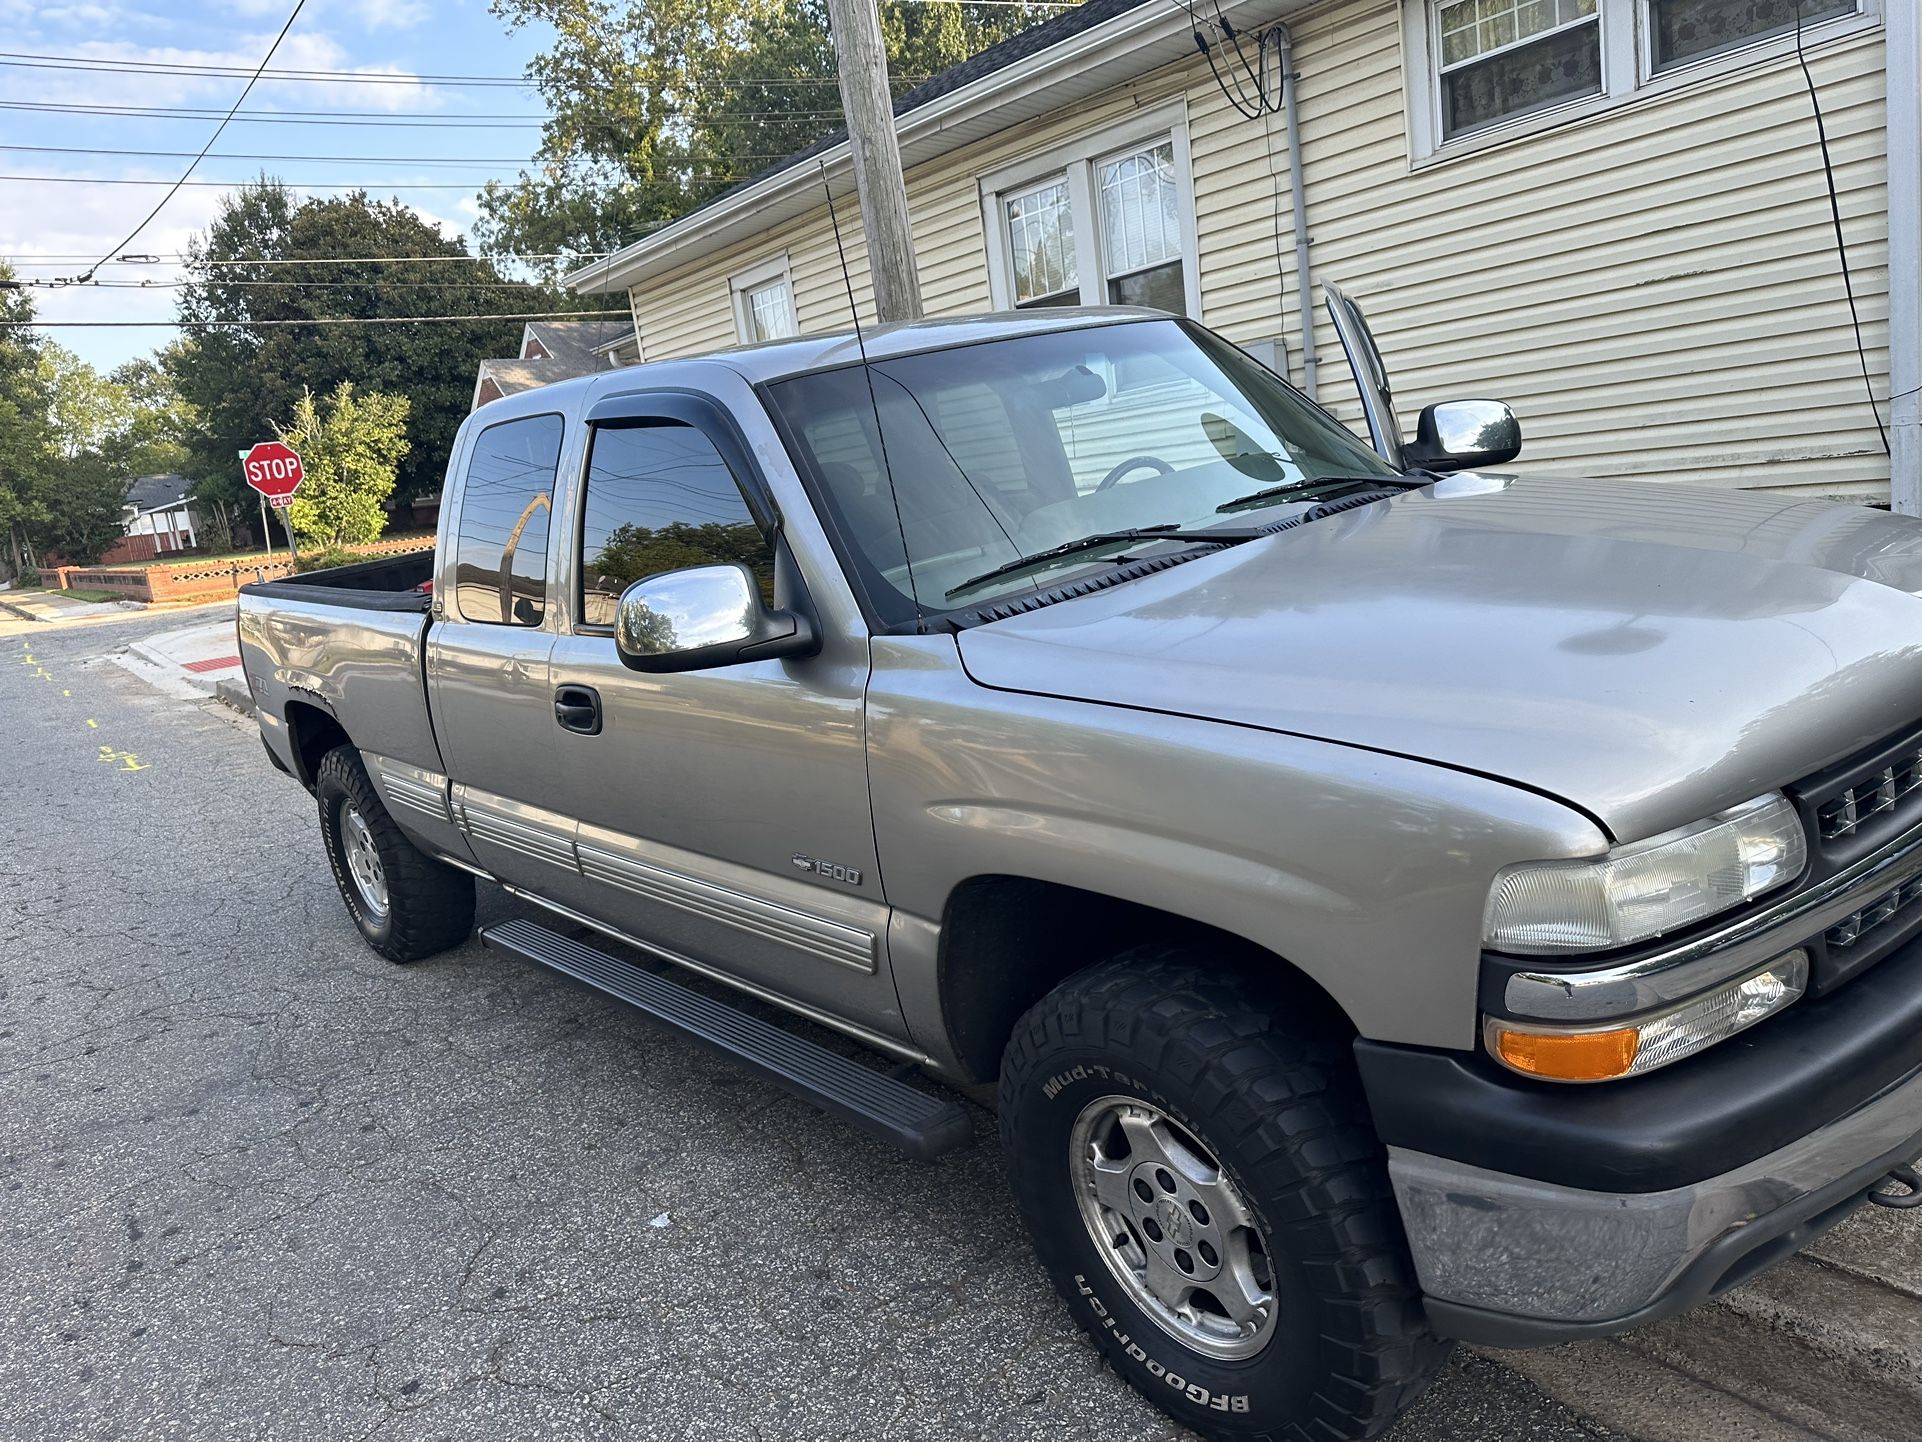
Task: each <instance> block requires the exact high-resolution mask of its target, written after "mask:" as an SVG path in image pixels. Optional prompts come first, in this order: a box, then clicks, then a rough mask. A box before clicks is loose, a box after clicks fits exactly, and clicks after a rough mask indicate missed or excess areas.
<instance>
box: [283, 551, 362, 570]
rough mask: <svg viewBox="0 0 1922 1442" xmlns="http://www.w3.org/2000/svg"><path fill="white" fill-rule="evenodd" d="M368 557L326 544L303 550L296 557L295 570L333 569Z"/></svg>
mask: <svg viewBox="0 0 1922 1442" xmlns="http://www.w3.org/2000/svg"><path fill="white" fill-rule="evenodd" d="M366 559H367V558H366V557H365V556H360V555H356V554H355V553H354V552H352V551H349V550H344V549H342V548H341V547H339V546H326V547H323V548H322V549H321V550H318V551H302V552H301V553H300V554H299V555H298V556H296V557H294V570H295V571H297V572H298V571H331V570H332V569H333V568H334V567H335V566H351V565H354V564H356V563H357V562H360V561H364V560H366Z"/></svg>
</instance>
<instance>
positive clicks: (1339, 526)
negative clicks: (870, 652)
mask: <svg viewBox="0 0 1922 1442" xmlns="http://www.w3.org/2000/svg"><path fill="white" fill-rule="evenodd" d="M1918 593H1922V521H1916V520H1912V519H1910V518H1907V517H1901V516H1891V515H1887V514H1884V513H1882V512H1878V511H1872V510H1868V509H1866V508H1863V507H1858V506H1851V505H1846V504H1841V503H1837V502H1833V501H1810V500H1800V501H1797V500H1790V499H1781V498H1773V497H1770V496H1766V495H1761V494H1752V493H1745V492H1729V491H1704V490H1689V489H1685V488H1681V487H1671V486H1666V485H1651V484H1647V483H1640V482H1615V481H1575V480H1524V479H1516V478H1507V477H1497V476H1483V475H1461V476H1454V477H1450V478H1448V479H1447V480H1444V481H1441V482H1438V483H1436V484H1434V485H1431V486H1428V487H1425V488H1423V489H1421V490H1418V491H1410V492H1407V493H1405V494H1403V495H1401V496H1398V497H1396V498H1395V499H1394V500H1392V501H1385V502H1380V503H1377V504H1374V505H1368V506H1362V507H1359V508H1357V509H1355V510H1352V511H1348V512H1344V513H1342V514H1339V515H1335V516H1330V517H1327V518H1325V519H1323V520H1319V521H1314V522H1311V523H1310V524H1307V525H1304V526H1299V527H1297V528H1295V529H1293V530H1290V531H1285V532H1282V533H1281V534H1279V535H1275V536H1272V537H1267V538H1264V539H1262V540H1259V541H1252V542H1249V543H1247V544H1245V545H1241V546H1236V547H1233V548H1231V549H1228V550H1224V551H1221V552H1218V553H1215V554H1212V555H1208V556H1204V557H1202V558H1200V559H1198V560H1194V561H1190V562H1188V563H1186V564H1184V565H1180V566H1174V567H1171V568H1170V569H1168V570H1167V571H1164V572H1161V573H1159V574H1156V575H1152V576H1148V577H1144V578H1142V579H1139V580H1134V581H1130V582H1127V583H1125V584H1122V585H1117V586H1112V587H1109V588H1107V589H1104V590H1100V591H1095V592H1093V593H1091V594H1088V595H1085V596H1081V597H1078V598H1076V599H1074V600H1069V601H1062V602H1058V603H1056V604H1053V605H1049V606H1045V607H1041V608H1039V609H1037V610H1034V611H1031V612H1028V613H1027V614H1024V615H1016V616H1012V617H1009V618H1007V619H1004V620H999V621H995V622H991V623H989V624H986V625H981V626H976V627H973V628H971V629H969V630H966V631H964V632H962V633H961V634H960V636H959V637H958V638H957V639H958V644H959V646H960V650H961V656H962V661H963V664H964V665H965V666H966V668H967V670H968V674H969V675H970V676H971V677H973V678H974V680H975V681H976V682H978V683H979V684H981V685H983V686H989V687H996V688H1000V689H1005V690H1011V691H1025V692H1031V693H1035V694H1043V695H1053V696H1062V697H1069V698H1074V699H1078V700H1085V701H1092V702H1099V703H1103V704H1108V705H1114V706H1127V707H1135V708H1140V709H1144V710H1150V711H1159V712H1168V713H1176V714H1181V715H1187V716H1197V717H1204V718H1209V719H1214V720H1220V721H1226V722H1232V723H1235V724H1239V725H1245V726H1254V727H1262V728H1266V729H1269V730H1274V731H1282V732H1288V733H1291V734H1295V735H1302V736H1310V737H1316V738H1321V739H1325V740H1328V741H1333V742H1339V743H1343V744H1346V745H1352V746H1363V747H1368V748H1370V749H1374V750H1380V751H1386V752H1392V753H1394V754H1397V755H1401V756H1409V757H1415V758H1419V759H1422V760H1426V761H1432V762H1435V763H1438V764H1441V765H1445V766H1451V767H1457V768H1460V769H1464V770H1469V771H1474V772H1477V773H1480V774H1483V775H1487V776H1494V777H1500V778H1503V779H1505V780H1509V781H1513V782H1517V783H1519V784H1521V785H1524V786H1528V787H1531V788H1533V789H1535V790H1537V791H1541V792H1546V793H1548V794H1550V795H1553V796H1556V797H1560V798H1562V799H1563V800H1566V801H1568V802H1571V803H1573V804H1574V805H1576V806H1578V807H1580V808H1581V809H1583V810H1585V811H1587V812H1588V813H1590V814H1591V815H1592V816H1594V817H1595V818H1596V819H1597V820H1599V821H1600V822H1601V823H1602V824H1603V825H1604V826H1606V827H1607V828H1608V830H1609V831H1610V832H1611V833H1612V835H1613V836H1614V838H1615V839H1616V840H1618V841H1628V840H1636V839H1639V838H1641V837H1644V836H1650V835H1653V834H1655V833H1658V832H1661V831H1666V830H1668V829H1670V828H1671V827H1674V826H1679V825H1683V824H1685V823H1687V822H1690V821H1693V820H1696V819H1699V818H1700V817H1702V816H1705V815H1708V814H1709V813H1711V812H1713V811H1716V810H1718V809H1720V808H1722V807H1724V806H1728V805H1732V804H1734V803H1736V802H1738V801H1742V800H1745V799H1746V798H1748V797H1750V796H1753V795H1756V794H1758V793H1760V792H1764V791H1767V790H1770V789H1772V788H1774V787H1778V786H1782V785H1784V784H1785V783H1788V782H1790V781H1793V780H1795V779H1797V778H1799V777H1801V776H1805V775H1807V774H1809V773H1810V772H1812V771H1815V770H1818V769H1820V768H1821V767H1823V766H1826V765H1828V764H1830V763H1832V762H1834V761H1836V760H1839V759H1841V758H1842V757H1844V756H1846V755H1848V754H1849V753H1850V752H1853V751H1855V750H1858V749H1860V748H1861V747H1863V746H1865V745H1867V744H1868V743H1870V742H1872V741H1874V740H1876V739H1878V738H1880V737H1883V736H1886V735H1888V734H1889V733H1891V732H1893V731H1895V730H1897V729H1898V728H1901V727H1903V726H1905V725H1908V724H1910V723H1914V722H1916V721H1918V720H1922V599H1918Z"/></svg>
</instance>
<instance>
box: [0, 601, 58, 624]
mask: <svg viewBox="0 0 1922 1442" xmlns="http://www.w3.org/2000/svg"><path fill="white" fill-rule="evenodd" d="M0 611H6V612H8V613H10V614H11V615H15V616H18V617H19V618H20V619H21V620H23V621H38V622H40V623H41V624H42V625H46V624H48V622H47V618H46V617H45V616H36V615H34V614H33V612H31V611H23V610H22V609H21V608H20V607H18V606H16V605H14V604H13V602H11V601H6V600H0Z"/></svg>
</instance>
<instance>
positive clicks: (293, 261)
mask: <svg viewBox="0 0 1922 1442" xmlns="http://www.w3.org/2000/svg"><path fill="white" fill-rule="evenodd" d="M671 223H672V222H670V221H665V220H663V221H660V222H659V223H658V225H661V226H664V225H669V224H671ZM656 228H658V226H656V225H647V226H642V227H641V230H642V231H648V230H653V229H656ZM618 254H619V252H618V251H610V250H588V251H571V250H556V251H540V252H529V253H526V254H520V255H499V256H491V255H324V256H313V257H308V258H303V257H299V256H286V257H273V256H262V257H261V258H259V259H257V260H202V261H200V262H198V263H199V264H201V265H212V266H224V265H246V266H254V265H373V264H388V263H391V264H396V265H401V264H405V265H413V264H415V263H417V262H432V263H434V264H447V263H449V262H454V261H463V262H466V263H467V264H470V265H473V264H480V263H483V262H485V263H497V262H500V261H514V260H565V261H572V262H582V261H590V260H605V259H606V258H607V257H609V256H610V255H618ZM86 258H87V257H86V256H84V255H66V256H60V255H43V256H39V257H36V258H34V259H30V260H18V261H14V262H12V264H13V265H14V266H15V267H16V268H17V267H19V266H39V265H51V264H53V263H55V262H56V261H74V260H85V259H86ZM192 259H193V257H192V256H189V255H185V254H183V253H181V252H179V251H176V252H174V253H173V254H172V255H170V256H153V257H151V258H148V257H142V258H141V259H139V260H132V259H128V258H127V257H124V256H123V257H121V258H120V259H118V260H111V261H103V262H102V264H104V265H178V264H184V263H186V262H187V261H189V260H192Z"/></svg>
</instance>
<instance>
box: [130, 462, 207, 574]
mask: <svg viewBox="0 0 1922 1442" xmlns="http://www.w3.org/2000/svg"><path fill="white" fill-rule="evenodd" d="M192 486H193V482H192V481H190V480H188V479H187V478H186V477H185V476H175V475H164V476H136V477H135V478H134V480H133V483H132V484H131V485H129V486H128V487H127V504H126V508H125V510H124V511H123V512H122V527H121V528H122V529H123V530H124V531H126V533H127V537H128V540H129V541H130V542H131V543H132V544H131V545H117V546H115V547H114V550H115V551H120V550H128V551H131V552H133V553H134V554H132V555H129V556H127V557H126V558H125V559H128V560H144V559H146V558H147V556H151V555H166V554H168V553H170V552H175V551H188V550H192V549H193V548H194V547H196V546H198V545H199V544H200V540H199V537H200V518H199V516H198V515H196V514H195V512H194V507H193V502H192V501H191V500H189V499H188V496H187V492H188V490H189V489H191V488H192ZM141 537H146V538H148V540H149V541H150V542H151V544H152V547H153V549H152V550H151V551H146V548H145V547H144V546H142V545H141V544H140V538H141ZM143 551H145V552H146V554H145V555H142V554H139V553H140V552H143Z"/></svg>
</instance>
